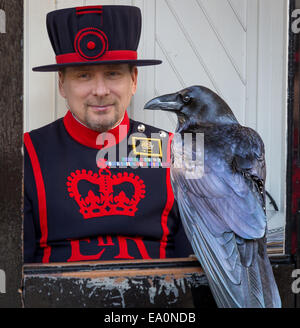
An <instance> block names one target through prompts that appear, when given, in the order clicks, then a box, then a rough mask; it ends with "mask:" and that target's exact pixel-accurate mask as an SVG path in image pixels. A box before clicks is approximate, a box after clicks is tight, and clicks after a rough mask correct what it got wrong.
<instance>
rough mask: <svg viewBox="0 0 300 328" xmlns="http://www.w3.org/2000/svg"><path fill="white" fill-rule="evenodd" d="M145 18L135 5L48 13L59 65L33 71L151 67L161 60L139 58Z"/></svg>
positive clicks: (48, 25) (83, 8)
mask: <svg viewBox="0 0 300 328" xmlns="http://www.w3.org/2000/svg"><path fill="white" fill-rule="evenodd" d="M141 28H142V16H141V11H140V9H139V8H138V7H134V6H85V7H74V8H67V9H60V10H55V11H52V12H50V13H48V14H47V30H48V35H49V38H50V41H51V44H52V48H53V50H54V52H55V54H56V64H53V65H46V66H39V67H34V68H33V71H40V72H51V71H58V70H60V69H61V68H64V67H68V66H81V65H94V64H124V63H129V64H133V65H135V66H148V65H158V64H161V63H162V61H161V60H155V59H138V58H137V48H138V44H139V40H140V35H141Z"/></svg>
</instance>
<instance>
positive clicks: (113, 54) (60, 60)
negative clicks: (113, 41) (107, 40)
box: [56, 50, 137, 64]
mask: <svg viewBox="0 0 300 328" xmlns="http://www.w3.org/2000/svg"><path fill="white" fill-rule="evenodd" d="M95 60H96V61H107V60H137V52H136V51H131V50H113V51H106V52H105V53H104V55H103V56H102V57H100V58H98V59H94V60H91V59H85V58H83V57H81V56H80V55H79V54H78V53H77V52H73V53H69V54H64V55H58V56H56V63H57V64H69V63H82V62H93V61H95Z"/></svg>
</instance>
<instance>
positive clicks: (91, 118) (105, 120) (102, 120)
mask: <svg viewBox="0 0 300 328" xmlns="http://www.w3.org/2000/svg"><path fill="white" fill-rule="evenodd" d="M95 115H97V119H95ZM119 120H120V114H119V109H118V108H115V110H114V112H113V115H112V116H111V115H109V117H106V114H103V113H95V114H93V115H90V113H89V111H86V113H85V124H86V126H87V127H88V128H90V129H91V130H94V131H97V132H99V133H103V132H107V131H109V130H111V129H112V128H113V127H114V126H115V125H116V124H117V123H118V121H119Z"/></svg>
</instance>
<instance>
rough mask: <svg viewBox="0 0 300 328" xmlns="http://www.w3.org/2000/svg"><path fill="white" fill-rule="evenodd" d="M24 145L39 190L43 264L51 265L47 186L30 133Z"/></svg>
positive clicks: (26, 136)
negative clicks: (48, 242)
mask: <svg viewBox="0 0 300 328" xmlns="http://www.w3.org/2000/svg"><path fill="white" fill-rule="evenodd" d="M24 144H25V146H26V149H27V151H28V155H29V157H30V161H31V164H32V169H33V174H34V179H35V183H36V189H37V198H38V209H39V218H40V227H41V239H40V247H41V248H44V256H43V263H49V258H50V253H51V247H50V246H48V245H47V239H48V225H47V203H46V192H45V185H44V179H43V175H42V171H41V167H40V163H39V160H38V157H37V154H36V151H35V149H34V146H33V144H32V141H31V138H30V135H29V133H28V132H27V133H25V134H24Z"/></svg>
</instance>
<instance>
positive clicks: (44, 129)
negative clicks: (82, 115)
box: [28, 118, 62, 137]
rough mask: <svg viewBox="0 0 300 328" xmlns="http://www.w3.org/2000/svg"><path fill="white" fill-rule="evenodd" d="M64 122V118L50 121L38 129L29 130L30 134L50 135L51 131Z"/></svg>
mask: <svg viewBox="0 0 300 328" xmlns="http://www.w3.org/2000/svg"><path fill="white" fill-rule="evenodd" d="M61 123H62V118H60V119H58V120H56V121H54V122H52V123H49V124H47V125H44V126H42V127H40V128H37V129H33V130H31V131H29V132H28V133H29V135H30V137H42V136H45V137H47V136H49V133H51V132H52V131H54V130H55V129H56V128H57V127H58V126H59V125H60V124H61Z"/></svg>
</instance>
